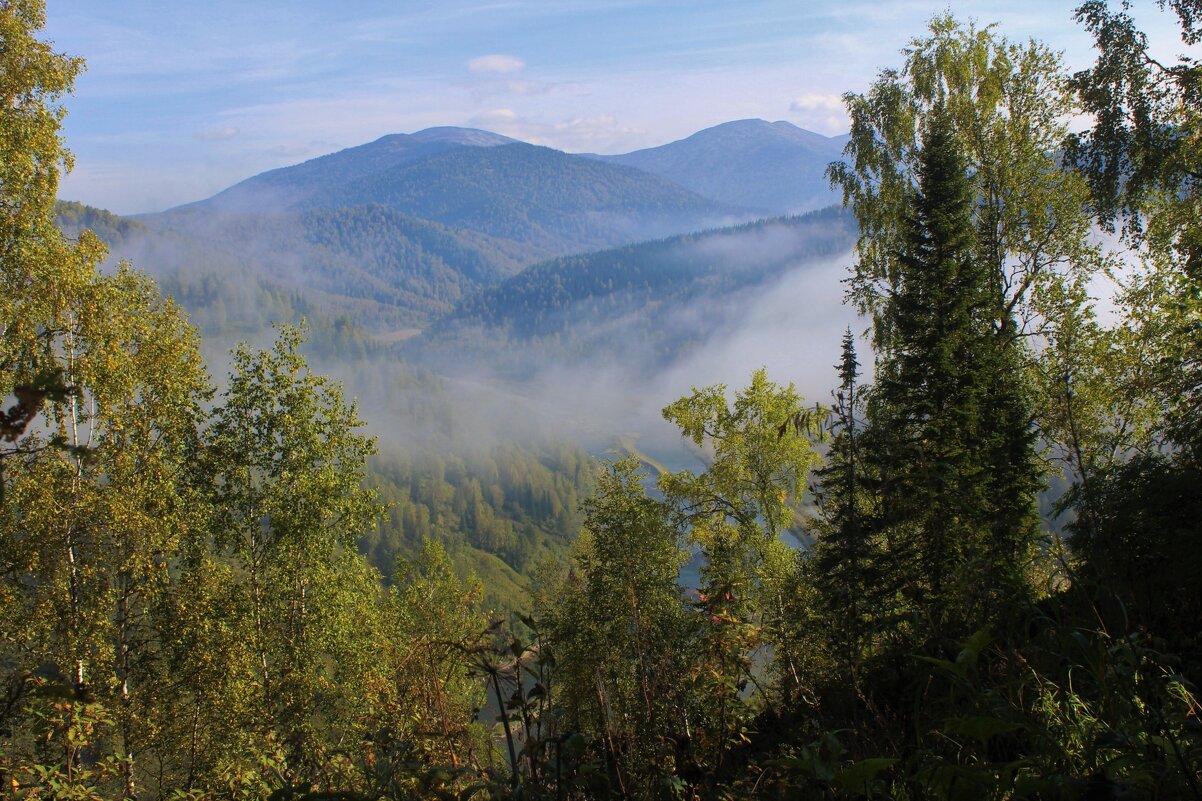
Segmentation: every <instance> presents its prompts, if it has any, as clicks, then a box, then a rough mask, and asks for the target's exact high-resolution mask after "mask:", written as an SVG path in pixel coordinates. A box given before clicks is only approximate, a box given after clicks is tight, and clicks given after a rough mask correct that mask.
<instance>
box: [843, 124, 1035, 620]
mask: <svg viewBox="0 0 1202 801" xmlns="http://www.w3.org/2000/svg"><path fill="white" fill-rule="evenodd" d="M973 211H974V195H973V191H972V186H971V184H970V181H969V176H968V171H967V169H966V165H965V160H964V157H963V155H962V153H961V150H960V146H959V144H958V142H957V138H956V134H955V131H954V129H953V126H952V122H951V120H950V118H949V117H948V116H947V115H946V114H945V113H944V112H943V110H942V109H941V108H938V107H937V108H936V109H935V110H934V111H933V112H932V113H931V114H930V115H928V117H927V119H926V120H925V123H924V130H923V138H922V150H921V153H920V157H919V163H918V187H917V191H916V193H915V194H914V197H913V201H912V211H911V214H910V217H909V219H908V221H907V227H906V235H905V239H904V241H903V244H902V248H901V249H900V251H899V252H898V253H896V265H897V268H896V272H895V274H894V275H892V276H891V284H892V286H891V287H890V292H889V293H888V300H887V301H886V303H885V304H884V306H882V307H881V309H880V313H879V314H880V320H879V322H880V326H879V327H878V341H877V345H878V348H879V352H878V359H877V384H876V387H875V389H874V390H873V392H872V393H871V397H870V400H869V406H868V412H869V414H868V416H869V422H870V425H869V429H868V430H867V431H866V432H865V446H866V447H865V458H866V460H867V461H868V462H869V464H870V465H871V466H872V469H873V470H874V471H876V472H877V473H878V474H879V476H880V482H881V484H880V494H881V495H880V503H881V525H882V526H883V527H884V534H885V540H886V547H887V550H888V551H889V552H890V557H891V558H890V564H891V565H892V567H893V571H894V576H895V577H896V578H897V579H898V588H899V590H900V593H901V596H902V598H903V599H904V603H905V605H906V606H907V607H908V608H910V609H914V610H918V611H921V613H922V615H923V617H924V618H925V619H926V620H927V622H928V624H929V625H931V626H932V627H933V632H934V633H937V634H944V635H953V636H954V635H957V634H962V633H964V628H965V626H972V625H974V624H975V623H976V622H978V621H980V620H982V619H983V618H984V616H985V614H986V612H987V609H988V605H989V604H991V603H992V602H994V601H995V600H996V599H997V598H998V596H999V594H1000V595H1009V594H1010V593H1011V592H1013V591H1014V589H1015V585H1014V583H1013V582H1012V581H1011V580H1010V576H1011V575H1012V573H1013V570H1014V567H1015V566H1016V565H1018V564H1019V563H1020V562H1021V559H1022V553H1023V550H1024V549H1025V548H1026V547H1028V546H1029V545H1030V543H1031V541H1032V538H1033V536H1034V518H1033V494H1034V490H1035V486H1036V478H1037V470H1036V466H1035V461H1034V454H1033V442H1032V436H1031V434H1030V430H1029V429H1030V421H1029V415H1028V414H1027V412H1026V411H1025V408H1024V401H1023V398H1022V395H1021V392H1019V391H1018V390H1016V389H1013V388H1014V387H1017V386H1020V385H1021V382H1018V381H1016V380H1015V375H1014V374H1013V372H1012V371H1013V369H1014V367H1015V364H1014V362H1013V361H1012V360H1011V359H1010V357H1009V356H1008V353H1009V352H1010V349H1011V347H1012V345H1011V342H1010V339H1009V338H1008V337H1007V336H1006V335H1005V334H1004V333H999V328H997V327H995V325H994V322H995V321H996V320H998V319H999V318H1000V319H1002V320H1003V321H1005V320H1006V314H1005V311H1004V309H1000V308H999V304H1000V303H1001V300H1000V298H999V296H998V293H997V292H996V286H995V283H994V279H995V272H994V270H993V269H992V268H991V267H990V265H989V262H988V260H987V259H985V258H983V257H982V255H981V254H980V251H979V248H978V243H977V239H976V236H975V226H974V219H973ZM1012 325H1013V324H1012V322H1011V323H1009V324H1003V325H1002V326H1001V327H1000V331H1002V332H1008V330H1009V329H1011V328H1012Z"/></svg>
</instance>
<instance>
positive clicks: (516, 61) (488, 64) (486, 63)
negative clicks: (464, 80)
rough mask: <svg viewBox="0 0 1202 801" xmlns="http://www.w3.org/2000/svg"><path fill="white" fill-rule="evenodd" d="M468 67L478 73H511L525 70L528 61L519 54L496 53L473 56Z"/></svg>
mask: <svg viewBox="0 0 1202 801" xmlns="http://www.w3.org/2000/svg"><path fill="white" fill-rule="evenodd" d="M467 68H468V69H469V70H471V71H472V72H474V73H476V74H498V75H509V74H511V73H514V72H521V71H522V70H524V69H525V68H526V62H525V61H522V60H521V59H520V58H518V57H517V56H510V55H505V54H504V53H494V54H492V55H489V56H478V57H477V58H473V59H472V60H471V61H469V62H468V63H467Z"/></svg>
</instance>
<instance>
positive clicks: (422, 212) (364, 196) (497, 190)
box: [321, 144, 748, 253]
mask: <svg viewBox="0 0 1202 801" xmlns="http://www.w3.org/2000/svg"><path fill="white" fill-rule="evenodd" d="M321 202H322V203H324V204H328V205H331V206H341V205H349V204H355V203H367V202H370V203H382V204H384V205H387V206H391V207H393V208H396V209H399V210H401V211H403V212H404V213H406V214H409V215H412V216H414V217H420V218H423V219H428V220H436V221H438V222H441V223H444V224H446V225H451V226H455V227H457V228H467V229H470V230H475V231H481V232H483V233H487V234H489V235H491V236H495V237H500V238H505V239H512V240H514V241H517V242H522V243H525V244H529V245H533V246H536V247H543V248H550V249H552V250H554V251H557V252H559V253H568V252H578V251H581V250H586V249H593V248H599V247H606V246H611V245H614V244H623V243H626V242H631V241H638V240H641V239H648V238H651V237H655V236H663V235H666V234H669V233H679V232H682V231H688V230H696V229H697V228H698V227H704V226H707V225H713V224H715V223H718V222H720V221H723V220H727V221H729V220H731V219H732V218H737V219H746V217H747V216H748V215H747V212H746V211H744V210H740V209H734V208H729V207H724V206H722V205H721V204H718V203H715V202H713V201H711V200H708V199H706V198H703V197H700V196H698V195H696V194H694V193H692V192H688V191H686V190H684V189H681V188H680V187H678V186H675V185H673V184H671V183H668V182H667V181H664V180H663V179H661V178H658V177H656V176H653V175H650V174H648V173H645V172H642V171H639V170H635V169H630V168H626V167H621V166H617V165H611V164H604V163H601V162H597V161H595V160H592V159H587V158H582V157H580V156H571V155H568V154H566V153H561V152H559V151H557V150H551V149H550V148H544V147H535V146H534V145H525V144H513V145H504V146H501V147H495V148H456V149H455V150H451V151H447V152H445V153H441V154H438V155H436V156H431V157H430V158H426V159H422V160H421V161H417V162H413V163H410V164H405V165H402V166H400V167H397V168H395V169H392V170H388V171H385V172H382V173H377V174H375V175H373V176H371V177H369V178H364V179H363V180H362V181H356V182H352V183H348V184H345V185H344V186H343V187H342V188H341V190H339V191H336V192H331V193H330V194H329V195H328V196H327V197H326V198H324V199H323V200H322V201H321Z"/></svg>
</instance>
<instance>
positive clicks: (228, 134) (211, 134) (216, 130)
mask: <svg viewBox="0 0 1202 801" xmlns="http://www.w3.org/2000/svg"><path fill="white" fill-rule="evenodd" d="M238 134H239V130H238V129H237V128H235V127H234V126H232V125H218V126H215V127H213V128H204V129H202V130H199V131H197V132H196V138H197V139H199V140H201V141H202V142H221V141H224V140H226V139H233V138H234V137H235V136H237V135H238Z"/></svg>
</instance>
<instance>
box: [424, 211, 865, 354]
mask: <svg viewBox="0 0 1202 801" xmlns="http://www.w3.org/2000/svg"><path fill="white" fill-rule="evenodd" d="M853 240H854V229H853V222H852V220H851V218H850V217H849V216H848V215H845V214H844V213H842V212H841V211H838V210H835V209H830V210H827V211H823V212H814V213H812V214H808V215H805V216H802V217H795V218H783V219H774V220H764V221H760V222H755V223H746V224H744V225H741V226H736V227H732V228H723V229H718V230H713V231H708V232H704V233H697V234H685V235H682V236H678V237H673V238H671V239H665V240H660V241H655V242H648V243H642V244H638V245H628V246H626V247H623V248H617V249H613V250H606V251H602V252H599V253H589V254H585V255H581V256H565V257H562V258H559V259H555V260H553V261H548V262H544V263H542V264H537V265H534V266H532V267H529V268H528V269H526V270H524V271H522V272H521V273H519V274H518V275H516V276H514V277H512V278H510V279H508V280H506V281H504V282H503V283H500V284H497V285H495V286H493V287H490V288H488V289H485V290H482V291H481V292H478V293H476V294H474V295H472V296H470V297H468V298H465V299H464V300H463V301H462V302H460V303H459V304H458V305H457V306H456V307H455V309H454V310H452V311H451V312H450V313H449V314H447V315H445V316H444V317H442V318H440V319H439V320H437V321H436V322H435V323H434V324H433V325H432V326H430V328H428V329H427V330H426V331H425V332H423V334H422V336H421V337H419V338H417V339H415V340H413V341H411V342H409V343H407V345H406V349H405V350H406V353H408V354H411V355H413V356H414V357H415V358H418V359H420V360H422V361H423V362H424V363H426V364H442V365H447V369H450V370H452V371H453V370H477V371H479V370H482V369H487V370H490V371H495V372H497V373H500V374H503V375H508V376H509V377H522V376H523V375H526V376H528V375H530V374H531V373H535V372H537V371H539V370H541V369H545V368H546V367H547V366H548V365H553V364H573V363H574V364H581V363H612V362H615V361H621V362H623V363H624V365H625V366H626V367H627V368H629V369H631V370H632V372H637V371H639V370H646V371H654V370H658V369H662V368H664V367H667V366H669V365H671V364H673V363H675V362H676V361H677V360H678V359H679V357H680V356H681V354H682V353H683V352H684V351H686V350H687V349H689V348H690V347H696V346H699V345H701V344H703V343H704V342H706V341H707V340H709V339H711V338H715V339H716V338H719V337H722V336H723V335H725V334H726V333H728V331H726V330H724V329H725V323H726V321H724V320H722V319H721V318H720V316H718V315H710V316H707V315H705V314H702V313H700V309H702V308H704V307H705V306H708V305H713V304H716V305H721V306H726V307H728V308H730V309H732V310H734V309H738V308H740V306H741V304H740V302H739V293H741V292H752V291H755V290H756V289H757V288H761V287H767V286H771V285H772V284H773V283H774V282H775V281H778V280H779V279H780V278H781V276H782V275H784V274H785V273H786V272H787V271H791V270H804V269H805V268H806V267H807V266H808V265H814V264H816V263H820V262H822V261H823V260H824V259H831V258H834V257H836V256H841V255H843V254H844V253H846V252H847V250H848V249H849V248H850V247H851V244H852V242H853ZM748 311H749V312H750V310H748Z"/></svg>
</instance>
